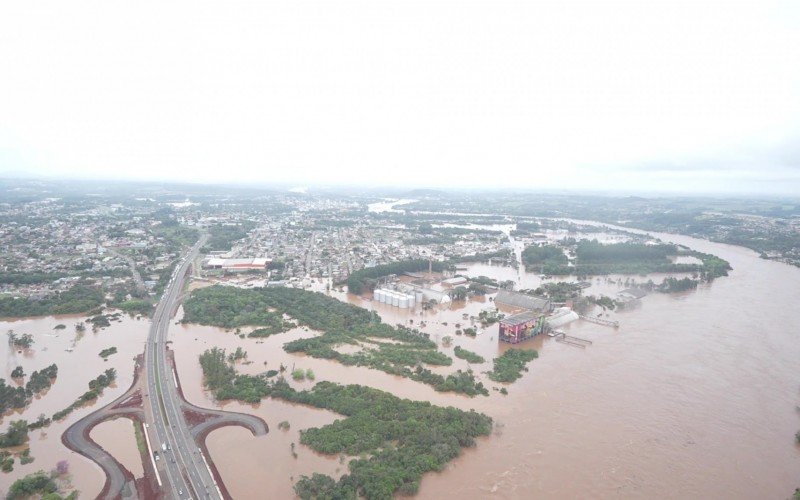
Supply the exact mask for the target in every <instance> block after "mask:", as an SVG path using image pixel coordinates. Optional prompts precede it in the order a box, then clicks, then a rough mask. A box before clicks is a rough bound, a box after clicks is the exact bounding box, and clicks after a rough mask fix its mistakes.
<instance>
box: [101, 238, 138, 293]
mask: <svg viewBox="0 0 800 500" xmlns="http://www.w3.org/2000/svg"><path fill="white" fill-rule="evenodd" d="M105 248H106V250H108V253H110V254H112V255H114V256H116V257H119V258H120V259H122V260H124V261H125V262H127V263H128V267H130V268H131V274H132V275H133V281H134V283H136V288H137V289H138V290H139V291H140V292H143V293H144V292H146V291H147V287H145V286H144V280H143V279H142V275H141V274H140V273H139V270H138V269H136V262H134V261H133V258H131V256H130V255H125V254H122V253H119V252H117V251H116V250H114V249H113V248H111V247H105Z"/></svg>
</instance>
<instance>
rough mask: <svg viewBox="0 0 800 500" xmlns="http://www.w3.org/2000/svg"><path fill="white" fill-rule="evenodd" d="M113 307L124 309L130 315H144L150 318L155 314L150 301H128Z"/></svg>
mask: <svg viewBox="0 0 800 500" xmlns="http://www.w3.org/2000/svg"><path fill="white" fill-rule="evenodd" d="M110 305H111V306H113V307H116V308H118V309H122V310H123V311H125V312H126V313H129V314H142V315H145V316H148V315H149V314H150V313H151V312H153V302H152V301H150V300H148V299H127V300H123V301H121V302H114V303H112V304H110Z"/></svg>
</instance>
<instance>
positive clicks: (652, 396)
mask: <svg viewBox="0 0 800 500" xmlns="http://www.w3.org/2000/svg"><path fill="white" fill-rule="evenodd" d="M656 236H657V237H660V238H662V239H664V240H666V241H673V242H675V243H680V244H685V245H688V246H689V247H691V248H694V249H697V250H700V251H703V252H709V253H714V254H717V255H719V256H721V257H723V258H725V259H727V260H729V261H730V262H731V264H732V266H733V267H734V271H733V272H732V273H731V275H730V276H729V277H727V278H720V279H718V280H716V281H715V282H714V283H712V284H710V285H701V286H700V287H699V288H698V289H697V290H696V291H693V292H687V293H682V294H673V295H663V294H651V295H649V296H647V297H645V298H644V299H642V300H641V304H640V305H639V306H638V307H635V308H631V309H630V310H626V311H620V312H615V313H609V316H610V317H612V318H613V319H617V320H619V321H620V327H619V328H618V329H612V328H608V327H604V326H600V325H595V324H592V323H588V322H585V321H577V322H575V323H572V324H570V325H567V326H566V327H564V329H565V330H566V331H567V333H568V334H569V335H573V336H576V337H580V338H584V339H588V340H591V341H592V342H593V343H592V344H591V345H590V346H588V347H587V348H585V349H579V348H576V347H573V346H570V345H567V344H563V343H559V342H556V341H554V339H552V338H549V337H540V338H537V339H534V340H531V341H529V342H528V344H527V345H526V344H523V345H521V346H520V347H532V348H536V349H538V350H539V351H540V357H539V359H537V360H535V361H533V362H532V363H531V364H530V365H529V367H530V371H529V372H528V373H526V374H525V375H524V376H523V377H522V379H520V380H519V381H517V382H515V383H514V384H511V385H509V386H507V387H508V392H509V395H508V396H503V395H500V394H499V393H498V392H496V391H495V390H493V389H495V388H499V387H500V384H496V383H493V382H491V381H489V380H488V379H487V378H486V376H485V374H484V373H482V372H484V371H486V370H488V369H490V367H491V358H492V357H495V356H497V354H498V353H499V352H501V351H502V350H503V349H505V348H507V346H499V345H498V342H497V332H496V326H495V327H489V328H487V329H486V330H485V331H482V332H481V334H479V335H478V336H477V337H475V338H469V337H466V336H463V335H462V336H457V335H455V330H456V328H457V327H456V323H461V325H462V327H463V326H466V325H467V324H468V323H470V322H471V320H470V319H469V317H470V316H475V315H477V314H478V313H479V312H480V311H481V310H482V309H484V308H491V307H492V303H491V301H490V298H488V299H485V300H484V301H468V302H462V303H453V304H452V305H451V306H449V307H446V308H444V309H441V310H435V311H426V312H420V311H419V310H418V309H417V310H414V311H409V310H403V309H399V308H394V307H391V306H386V305H385V304H376V303H373V302H372V301H371V300H369V299H365V298H360V297H354V296H348V295H345V294H334V295H337V296H339V297H340V298H342V299H344V300H348V301H350V302H353V303H357V304H360V305H362V306H364V307H367V308H370V309H375V310H376V311H377V312H378V313H379V314H380V315H381V316H382V317H383V318H384V321H386V322H388V323H391V324H395V323H403V324H406V325H410V326H415V327H416V326H419V325H420V322H424V323H425V326H424V327H423V328H422V330H423V331H426V332H428V333H431V337H432V338H433V339H434V340H437V341H439V342H441V341H442V339H443V338H444V337H445V336H449V337H452V345H451V346H450V347H447V348H443V350H444V351H445V352H448V353H450V352H451V351H452V348H453V347H455V346H456V345H461V346H462V347H464V348H466V349H469V350H472V351H475V352H477V353H479V354H481V355H482V356H484V357H485V358H486V359H487V362H486V363H484V364H481V365H474V366H473V369H474V370H475V371H476V372H477V374H478V377H479V378H480V379H481V380H482V381H483V382H484V384H486V385H487V387H489V388H490V392H491V395H490V396H489V397H476V398H467V397H464V396H460V395H456V394H449V393H437V392H435V391H434V390H433V389H431V388H430V387H428V386H426V385H423V384H420V383H417V382H413V381H410V380H407V379H403V378H399V377H394V376H390V375H387V374H384V373H382V372H378V371H374V370H369V369H366V368H358V367H344V366H341V365H339V364H337V363H335V362H331V361H326V360H316V359H312V358H308V357H306V356H298V355H289V354H287V353H285V352H283V351H282V349H281V345H282V344H283V343H284V342H286V341H288V340H292V339H294V338H300V337H302V336H306V335H314V332H308V331H304V330H303V329H300V328H298V329H295V330H293V331H291V332H287V333H284V334H280V335H277V336H273V337H270V338H268V339H264V340H263V341H256V340H254V339H240V338H238V337H236V336H235V335H233V334H232V333H226V332H224V331H222V330H220V329H216V328H208V327H198V326H183V325H181V326H173V327H172V329H171V332H170V334H171V336H172V338H173V339H174V341H175V348H176V350H177V351H178V353H177V359H178V367H179V373H180V377H181V379H182V381H183V384H184V390H185V392H186V393H187V397H188V398H189V399H190V400H191V401H193V402H194V403H197V404H200V405H204V406H212V405H214V402H213V401H212V400H211V399H210V398H209V397H208V395H207V394H206V393H205V392H204V391H203V390H202V388H201V378H202V376H201V372H200V368H199V366H198V363H197V355H198V354H199V353H201V352H202V351H203V350H204V349H206V348H208V347H210V346H212V345H221V346H224V347H226V348H228V349H229V350H230V349H235V348H236V347H237V346H242V347H243V348H244V349H246V350H247V351H248V354H249V360H250V361H252V364H249V365H240V366H239V369H240V370H241V371H243V372H247V373H258V372H261V371H264V370H266V369H277V368H278V366H279V365H280V364H283V365H284V366H285V367H287V368H288V369H289V370H291V369H292V367H297V368H304V369H308V368H311V369H312V370H313V371H314V372H315V375H316V380H317V381H319V380H332V381H336V382H340V383H360V384H367V385H370V386H373V387H376V388H379V389H383V390H387V391H390V392H392V393H394V394H396V395H398V396H400V397H409V398H414V399H420V400H430V401H432V402H433V403H434V404H439V405H453V406H456V407H459V408H463V409H469V408H474V409H476V410H478V411H481V412H484V413H486V414H488V415H490V416H492V417H493V418H494V419H495V421H496V427H495V431H494V433H493V435H492V436H489V437H486V438H482V439H480V440H479V442H478V446H477V447H476V448H474V449H470V450H466V451H465V452H464V453H463V454H462V456H461V457H459V458H458V459H456V460H454V461H453V462H451V463H450V464H449V465H448V466H447V468H446V470H445V471H443V472H441V473H437V474H428V475H426V476H425V477H424V478H423V480H422V484H421V489H420V492H419V495H418V496H419V498H446V497H447V498H453V497H458V498H485V497H487V496H490V495H491V496H494V497H497V498H532V497H545V498H586V497H598V498H600V497H602V498H605V497H623V498H653V497H658V498H786V497H787V496H789V495H790V494H791V493H792V492H793V490H794V488H795V487H796V486H800V450H798V448H797V446H796V445H795V441H794V433H795V432H796V431H797V430H798V429H800V414H798V413H797V411H796V410H795V406H796V405H798V404H800V390H799V389H800V380H799V379H798V376H797V373H798V366H797V363H798V362H797V360H798V359H800V342H798V339H797V335H798V332H800V321H798V318H797V316H796V313H795V309H796V307H795V305H796V304H797V303H798V301H800V269H797V268H793V267H789V266H787V265H784V264H780V263H776V262H770V261H766V260H761V259H759V258H758V256H757V255H756V254H755V253H754V252H752V251H749V250H746V249H743V248H739V247H733V246H728V245H722V244H715V243H710V242H706V241H702V240H697V239H693V238H688V237H681V236H672V235H661V234H656ZM518 272H519V271H518V270H515V269H511V268H504V267H497V266H489V265H486V264H475V265H472V266H469V267H468V271H467V274H469V275H486V276H490V277H494V278H497V279H514V280H516V279H517V276H518V274H517V273H518ZM625 279H626V277H608V278H607V277H602V278H596V279H594V280H592V288H590V289H588V290H587V292H586V293H595V294H597V293H606V294H611V293H613V292H614V291H618V290H620V289H622V288H625V283H624V280H625ZM637 279H639V280H642V278H639V277H637ZM521 281H522V282H523V283H524V284H525V285H527V287H531V288H533V287H535V285H536V284H537V283H538V282H540V278H539V277H538V276H536V275H533V274H528V273H523V276H522V280H521ZM655 281H659V280H655ZM464 313H467V319H464V316H463V314H464ZM409 321H413V324H412V323H409ZM445 323H446V324H445ZM264 362H266V363H267V364H266V365H264ZM467 366H468V365H467V364H466V362H464V361H463V360H460V359H454V364H453V366H452V367H449V368H447V369H444V370H442V371H444V372H446V371H448V370H455V369H458V368H466V367H467ZM292 384H293V385H294V386H296V387H311V386H312V384H313V382H310V381H304V382H294V381H293V382H292ZM224 407H225V408H228V409H232V410H237V411H247V412H250V413H254V414H257V415H260V416H262V417H263V418H264V419H265V420H266V421H267V422H268V424H269V425H270V429H271V431H270V434H269V435H268V436H266V437H260V438H254V437H252V436H248V435H247V432H246V431H243V430H241V429H235V428H231V429H221V430H217V431H214V432H213V433H212V434H211V436H210V437H209V449H210V452H211V454H212V456H213V458H214V459H215V461H216V463H217V464H218V465H219V466H220V469H221V473H222V476H223V478H224V479H225V481H226V485H227V486H228V488H229V489H230V491H231V493H232V494H233V496H234V497H236V498H246V497H252V496H253V495H255V494H257V493H258V494H260V496H264V495H267V496H270V497H286V496H290V495H291V480H290V478H294V479H295V480H296V479H297V478H298V477H299V475H301V474H310V473H311V472H315V471H316V472H322V473H326V474H332V475H334V476H338V475H339V474H341V473H343V472H344V470H345V469H346V467H345V465H344V464H341V463H340V461H339V458H338V457H324V456H320V455H317V454H314V453H313V451H311V450H309V449H307V448H305V447H303V446H302V445H299V444H297V445H296V450H297V453H298V458H294V457H293V456H292V454H291V450H290V449H289V446H290V445H291V442H295V443H297V442H298V435H297V434H295V433H296V432H297V431H299V430H300V429H303V428H308V427H311V426H319V425H324V424H325V423H327V422H330V421H332V420H333V419H335V418H337V417H336V415H334V414H331V413H330V412H324V411H321V410H317V409H313V408H298V407H296V406H293V405H287V404H285V403H280V402H273V401H264V402H262V403H261V404H260V405H257V406H254V407H251V406H248V405H242V404H238V403H235V404H227V405H225V406H224ZM282 420H287V421H289V422H290V424H291V429H290V430H289V431H285V433H284V431H280V430H278V428H277V424H278V423H279V422H280V421H282ZM287 443H288V445H287ZM266 464H268V465H266Z"/></svg>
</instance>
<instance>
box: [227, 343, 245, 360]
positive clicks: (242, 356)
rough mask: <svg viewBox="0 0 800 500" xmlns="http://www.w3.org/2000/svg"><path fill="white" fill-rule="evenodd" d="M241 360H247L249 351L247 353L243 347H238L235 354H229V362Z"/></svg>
mask: <svg viewBox="0 0 800 500" xmlns="http://www.w3.org/2000/svg"><path fill="white" fill-rule="evenodd" d="M240 359H247V351H245V350H244V349H242V348H241V347H237V348H236V350H235V351H234V352H232V353H230V354H228V361H230V362H231V363H235V362H237V361H239V360H240Z"/></svg>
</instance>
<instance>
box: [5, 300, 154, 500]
mask: <svg viewBox="0 0 800 500" xmlns="http://www.w3.org/2000/svg"><path fill="white" fill-rule="evenodd" d="M84 319H86V318H85V317H84V316H58V317H52V316H50V317H43V318H31V319H21V320H15V321H8V320H6V321H0V334H2V335H3V337H2V338H0V362H2V368H1V370H2V372H1V373H2V374H0V377H2V378H5V379H6V383H11V384H14V382H13V381H12V380H11V379H10V374H11V371H12V370H13V369H14V368H15V367H16V366H17V365H22V367H23V369H24V370H25V374H26V378H25V380H26V381H27V380H28V378H27V376H29V375H30V373H31V372H33V371H34V370H39V369H42V368H44V367H46V366H48V365H50V364H52V363H55V364H56V365H58V377H57V378H56V380H55V382H54V383H53V385H52V387H50V389H49V390H48V391H47V392H45V393H42V394H40V396H38V397H35V398H34V400H33V402H32V403H31V405H30V406H29V407H28V408H26V409H25V410H24V411H21V412H20V411H12V412H9V413H7V414H6V415H3V417H2V424H1V425H2V429H3V430H5V428H6V427H7V426H8V423H9V422H10V421H12V420H19V419H25V420H27V421H28V422H33V421H35V420H36V419H37V418H38V416H39V415H40V414H42V413H44V414H45V415H46V416H51V415H52V414H53V413H55V412H56V411H59V410H62V409H64V408H66V407H67V406H69V405H70V404H72V403H73V402H74V401H75V400H76V399H77V398H78V397H79V396H80V395H81V394H83V393H84V392H86V391H87V390H88V389H89V386H88V384H89V381H90V380H92V379H94V378H95V377H97V376H98V375H100V374H101V373H103V371H104V370H106V369H108V368H111V367H113V368H115V369H116V370H117V380H116V382H115V384H114V385H112V386H111V387H108V388H106V389H105V390H104V391H103V395H102V396H101V397H99V398H98V399H97V400H96V401H95V402H94V403H93V404H91V405H89V406H85V407H82V408H79V409H77V410H75V411H73V412H72V413H70V414H69V415H68V416H67V417H66V418H65V419H64V420H61V421H58V422H53V423H52V424H50V425H49V426H48V427H45V428H43V429H38V430H34V431H31V432H30V433H29V445H30V449H31V455H32V456H33V457H34V459H35V460H34V461H33V463H30V464H27V465H21V464H20V463H19V460H16V461H15V464H14V471H13V472H11V473H9V474H5V473H0V492H5V491H6V490H7V489H8V487H9V486H10V485H11V483H13V482H14V481H15V480H16V479H19V478H21V477H23V476H25V475H26V474H30V473H32V472H36V471H37V470H40V469H41V470H45V471H49V470H51V469H53V468H55V466H56V463H58V461H60V460H67V461H68V462H69V467H70V482H71V486H72V488H74V489H77V490H79V491H80V494H81V498H94V497H96V496H97V494H98V493H100V490H101V489H102V487H103V482H104V481H105V476H104V475H103V472H102V470H101V469H100V467H98V466H97V465H95V464H94V462H91V461H89V460H88V459H86V458H84V457H82V456H80V455H78V454H77V453H73V452H71V451H70V450H68V449H67V448H66V447H65V446H64V445H63V444H62V443H61V434H62V433H63V432H64V431H65V430H66V429H67V428H68V427H69V426H70V425H72V424H73V423H74V422H76V421H77V420H79V419H80V418H82V417H83V416H85V415H88V414H89V413H91V412H92V411H95V410H96V409H97V408H100V407H102V406H104V405H106V404H108V403H110V402H111V401H113V400H114V399H116V398H117V397H119V396H120V395H121V394H122V393H123V392H125V391H126V390H127V389H128V387H130V385H131V383H132V382H133V358H134V357H135V356H136V355H137V354H140V353H141V352H142V350H143V348H144V342H145V340H146V339H147V332H148V328H149V323H148V321H147V320H136V319H132V318H128V317H124V318H123V320H122V322H114V321H112V322H111V326H110V327H108V328H105V329H103V330H99V331H97V332H93V331H92V329H91V327H87V331H86V332H85V333H83V334H78V333H77V332H76V331H75V324H76V323H77V322H79V321H82V320H84ZM59 324H63V325H65V326H66V329H63V330H55V329H54V327H55V326H56V325H59ZM8 330H14V332H16V333H17V334H22V333H30V334H31V335H32V336H33V338H34V344H33V347H32V348H31V349H29V350H26V351H23V352H17V351H16V350H13V349H10V348H9V345H8V342H7V341H6V338H5V334H6V332H7V331H8ZM112 346H116V347H117V350H118V352H117V353H116V354H114V355H112V356H110V357H109V358H108V361H103V359H102V358H101V357H100V356H99V355H98V354H99V353H100V351H102V350H103V349H105V348H108V347H112ZM67 349H72V351H71V352H69V351H68V350H67ZM119 422H124V421H115V422H114V423H111V424H103V426H100V427H97V428H96V429H95V431H96V432H99V434H97V435H98V436H100V437H101V439H104V442H106V441H108V439H106V438H105V437H104V435H106V434H107V433H106V430H107V429H106V428H105V426H108V425H110V426H112V427H114V426H118V425H120V423H119ZM129 427H130V425H129ZM95 435H96V434H95V432H93V433H92V437H94V436H95ZM114 441H115V442H114V444H110V443H109V444H110V445H111V446H114V447H115V449H114V450H110V451H113V452H114V453H115V456H116V454H117V453H121V455H122V456H121V457H118V458H119V459H120V460H121V461H122V463H124V464H126V465H127V464H128V461H126V460H127V458H126V457H127V455H128V454H129V452H128V451H125V450H129V449H130V447H131V446H132V447H133V449H134V450H135V449H136V441H135V439H134V435H133V429H132V427H130V432H128V433H125V434H124V435H120V436H118V437H115V438H114ZM127 441H130V443H127ZM134 467H135V466H134ZM140 467H141V466H140ZM131 470H132V472H134V474H135V473H136V469H131Z"/></svg>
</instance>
